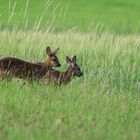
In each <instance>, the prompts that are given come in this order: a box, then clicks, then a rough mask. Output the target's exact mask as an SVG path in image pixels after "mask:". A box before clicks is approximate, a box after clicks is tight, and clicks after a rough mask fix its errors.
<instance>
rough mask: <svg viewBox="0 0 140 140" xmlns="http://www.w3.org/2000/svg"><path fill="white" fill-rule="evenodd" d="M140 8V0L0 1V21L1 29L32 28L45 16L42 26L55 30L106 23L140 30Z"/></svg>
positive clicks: (123, 30)
mask: <svg viewBox="0 0 140 140" xmlns="http://www.w3.org/2000/svg"><path fill="white" fill-rule="evenodd" d="M27 3H28V8H27V11H26V10H25V9H26V5H27ZM46 3H47V4H46ZM14 5H15V6H14ZM45 5H46V6H45ZM13 7H15V8H13ZM13 9H14V10H13ZM139 9H140V2H139V0H133V1H132V0H124V1H122V0H113V1H112V0H76V1H75V0H52V1H46V0H39V1H37V0H18V1H16V0H0V24H1V28H4V27H7V26H8V28H10V29H12V28H13V27H18V28H24V27H25V25H26V24H28V28H31V27H34V24H35V21H36V19H37V22H39V18H40V17H43V18H41V22H40V28H43V29H45V28H47V27H48V26H49V25H50V24H51V25H53V27H54V30H55V31H64V30H67V29H70V28H73V27H76V28H77V30H80V31H88V30H90V29H91V28H94V27H96V25H97V24H99V25H100V26H101V25H102V24H103V25H104V28H103V29H104V30H106V29H108V30H109V31H110V32H116V33H125V34H127V33H135V32H138V33H139V32H140V18H139V17H140V11H139ZM12 11H14V12H13V14H12V16H10V15H11V13H12ZM25 11H26V12H25ZM9 17H12V18H11V19H10V21H9V20H8V19H9ZM54 18H55V21H53V20H54ZM8 21H9V23H8Z"/></svg>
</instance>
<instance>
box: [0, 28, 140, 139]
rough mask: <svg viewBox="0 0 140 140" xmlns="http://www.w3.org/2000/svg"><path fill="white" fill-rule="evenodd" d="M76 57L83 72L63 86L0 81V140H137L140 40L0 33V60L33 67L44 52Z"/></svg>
mask: <svg viewBox="0 0 140 140" xmlns="http://www.w3.org/2000/svg"><path fill="white" fill-rule="evenodd" d="M46 46H50V47H51V48H52V49H55V48H57V47H60V51H59V54H58V57H59V59H60V61H61V63H62V68H61V69H60V70H65V69H66V67H67V64H66V62H65V57H66V56H71V57H72V56H74V55H77V59H78V63H79V64H80V66H81V68H82V70H83V71H84V76H83V77H82V78H74V79H73V80H72V81H71V83H70V84H69V85H67V86H63V85H62V86H60V87H58V88H56V87H54V86H50V85H38V84H37V83H36V82H33V83H32V84H26V85H24V86H23V81H22V80H18V79H13V80H12V81H11V82H8V83H7V82H6V81H0V91H1V93H0V130H1V131H0V138H1V139H13V140H15V139H20V140H22V139H61V140H62V139H83V140H84V139H127V140H128V139H139V138H140V134H139V131H140V119H139V116H140V110H139V107H140V100H139V93H140V53H139V52H140V37H139V36H136V35H133V36H132V35H128V36H121V35H114V34H109V33H107V32H104V33H101V32H98V31H95V32H94V31H93V32H89V33H79V32H74V31H72V30H69V31H67V32H63V33H53V32H41V31H16V30H13V31H11V32H10V31H8V30H3V31H1V32H0V57H1V58H2V57H5V56H14V57H18V58H21V59H24V60H27V61H32V62H37V61H44V60H45V59H46V54H45V48H46Z"/></svg>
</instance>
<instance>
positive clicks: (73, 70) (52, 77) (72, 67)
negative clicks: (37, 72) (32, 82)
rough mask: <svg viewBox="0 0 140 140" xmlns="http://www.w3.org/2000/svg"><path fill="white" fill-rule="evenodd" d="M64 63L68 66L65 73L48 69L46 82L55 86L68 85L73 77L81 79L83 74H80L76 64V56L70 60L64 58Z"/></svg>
mask: <svg viewBox="0 0 140 140" xmlns="http://www.w3.org/2000/svg"><path fill="white" fill-rule="evenodd" d="M66 62H67V63H68V65H69V66H68V68H67V70H66V71H65V72H60V71H57V70H54V69H50V70H49V71H48V73H47V80H48V81H49V82H50V83H54V84H56V85H61V84H68V83H70V81H71V80H72V78H73V77H74V76H77V77H81V76H82V75H83V72H81V69H80V67H79V66H78V64H77V63H76V62H77V60H76V56H74V57H73V58H72V59H70V58H69V57H66Z"/></svg>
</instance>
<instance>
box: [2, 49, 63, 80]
mask: <svg viewBox="0 0 140 140" xmlns="http://www.w3.org/2000/svg"><path fill="white" fill-rule="evenodd" d="M58 49H59V48H58ZM58 49H56V50H55V51H54V52H52V51H51V49H50V47H47V48H46V54H47V55H48V57H47V59H46V61H45V62H44V63H42V64H41V65H40V64H36V63H31V62H27V61H24V60H21V59H18V58H14V57H6V58H3V59H1V60H0V78H1V79H7V78H12V77H17V78H20V79H26V80H28V81H32V80H33V79H35V80H40V79H41V78H42V77H43V76H45V74H46V73H47V72H48V70H49V69H51V68H52V67H60V66H61V64H60V63H59V60H58V58H57V56H56V54H57V51H58Z"/></svg>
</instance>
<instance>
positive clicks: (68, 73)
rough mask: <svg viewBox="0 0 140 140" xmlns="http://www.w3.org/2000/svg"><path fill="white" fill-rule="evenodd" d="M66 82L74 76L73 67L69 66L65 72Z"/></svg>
mask: <svg viewBox="0 0 140 140" xmlns="http://www.w3.org/2000/svg"><path fill="white" fill-rule="evenodd" d="M63 75H64V79H65V81H66V82H70V81H71V79H72V77H73V69H72V68H71V67H68V69H67V70H66V71H65V72H64V73H63Z"/></svg>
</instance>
